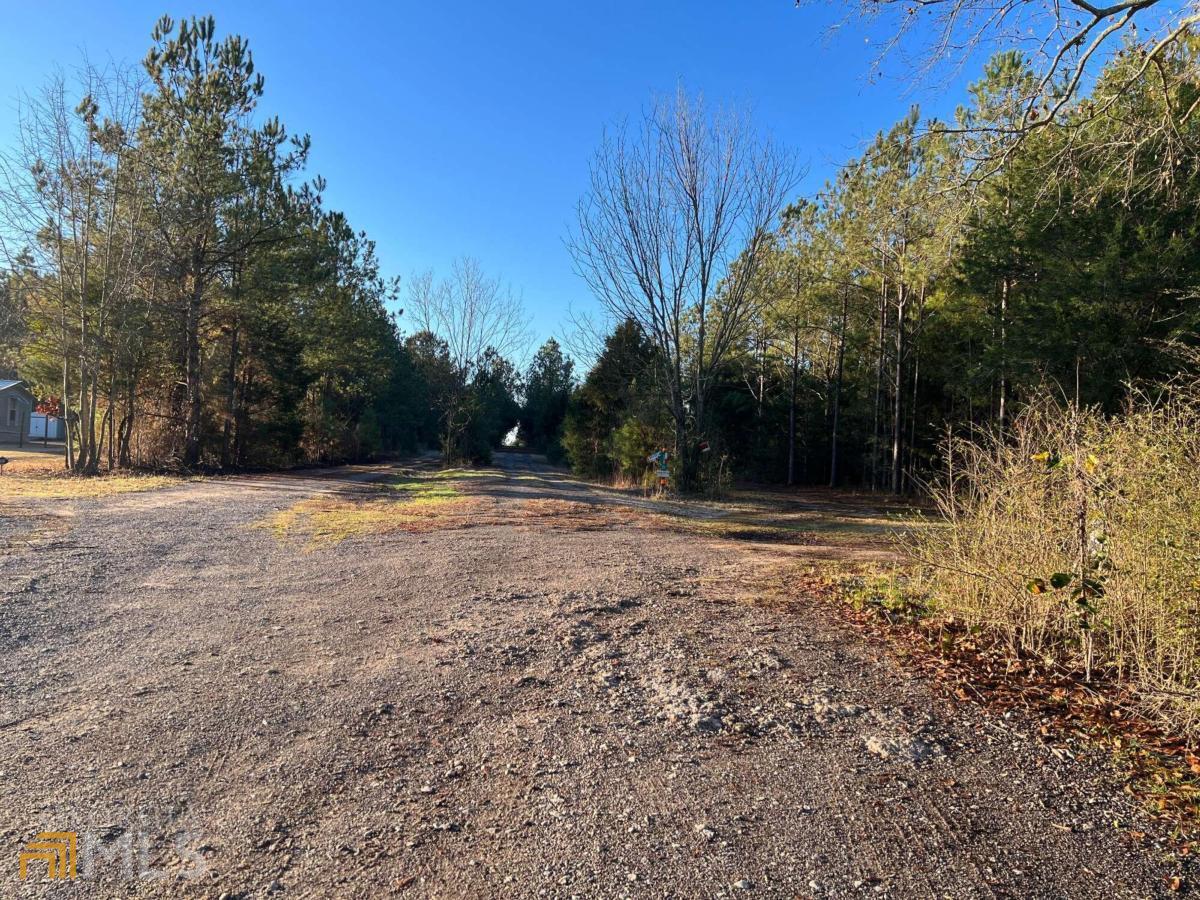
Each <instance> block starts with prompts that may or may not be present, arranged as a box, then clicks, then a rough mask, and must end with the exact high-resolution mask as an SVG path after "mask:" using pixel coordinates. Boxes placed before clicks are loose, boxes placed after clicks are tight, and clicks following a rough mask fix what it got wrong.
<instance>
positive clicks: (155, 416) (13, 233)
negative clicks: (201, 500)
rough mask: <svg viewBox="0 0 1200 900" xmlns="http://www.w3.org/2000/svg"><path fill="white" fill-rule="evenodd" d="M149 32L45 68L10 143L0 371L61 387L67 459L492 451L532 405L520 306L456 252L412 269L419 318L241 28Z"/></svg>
mask: <svg viewBox="0 0 1200 900" xmlns="http://www.w3.org/2000/svg"><path fill="white" fill-rule="evenodd" d="M152 40H153V45H152V47H151V49H150V51H149V52H148V54H147V55H146V57H145V60H144V61H143V63H142V65H141V67H140V69H135V70H130V69H120V68H115V67H110V68H106V69H99V68H96V67H94V66H90V65H86V64H85V65H84V66H83V67H82V68H81V69H80V72H79V74H78V77H77V78H70V79H68V78H66V77H64V76H62V75H59V76H56V77H54V78H52V79H51V80H50V81H49V82H48V83H47V85H46V87H45V89H44V90H42V91H41V92H40V93H39V94H38V95H36V96H34V97H29V98H26V99H25V101H24V102H23V103H22V105H21V114H20V122H19V128H18V132H17V136H16V140H15V141H14V144H13V146H11V147H10V148H8V149H7V150H6V151H5V152H4V153H3V154H2V155H0V374H6V375H13V376H16V375H19V376H20V377H22V378H24V379H26V380H27V381H29V382H30V383H31V385H32V386H33V387H34V388H35V390H36V392H37V393H38V394H39V395H40V396H41V397H43V398H53V402H52V403H51V406H56V407H57V412H58V413H59V414H60V415H61V416H62V418H63V419H64V421H65V422H66V425H67V429H66V448H65V456H66V462H67V466H68V468H70V469H71V470H73V471H76V472H81V473H93V472H96V471H99V470H101V469H103V468H115V467H126V466H147V467H170V468H189V469H192V468H197V467H203V468H253V467H279V466H287V465H292V464H297V463H309V462H329V461H337V460H348V459H358V458H364V457H368V456H370V455H372V454H375V453H379V452H388V451H391V452H394V451H412V450H416V449H418V448H422V447H440V448H441V449H442V450H443V451H444V452H445V453H446V455H447V457H448V458H451V459H481V458H486V456H487V454H488V453H489V452H490V448H491V447H493V446H495V445H496V444H498V443H499V441H500V439H501V437H502V436H503V435H504V434H506V433H507V432H509V431H511V430H512V429H513V428H515V427H516V426H517V425H518V424H519V423H518V414H519V413H520V412H521V411H522V407H521V404H520V398H521V393H522V384H521V378H520V377H519V375H518V373H517V372H516V370H515V368H514V366H513V364H512V363H511V362H510V361H509V359H508V358H506V354H508V355H509V356H511V355H512V354H513V353H516V352H519V351H521V350H522V349H523V347H522V342H523V341H524V340H525V339H526V338H527V335H526V334H525V321H524V318H523V313H522V312H521V310H520V306H519V303H517V302H516V301H515V300H514V299H513V298H512V296H511V295H510V294H508V293H507V292H506V290H505V289H504V288H503V287H502V286H501V285H500V283H499V282H498V281H497V280H495V279H491V278H489V277H488V276H486V275H485V274H484V273H483V272H482V270H481V267H480V266H479V264H478V263H476V262H474V261H472V260H469V259H464V260H462V261H460V262H459V263H457V264H456V265H455V266H454V269H453V271H452V272H451V273H450V274H449V275H448V276H447V277H446V278H445V279H442V280H440V281H439V280H437V279H435V278H434V276H433V274H432V273H426V274H423V275H418V276H416V277H414V279H413V280H412V282H411V283H410V285H409V290H408V294H407V301H408V304H409V306H410V308H411V309H412V310H413V311H414V313H413V316H412V318H413V320H414V321H413V323H412V325H411V326H410V330H409V333H407V334H405V333H404V332H403V331H402V329H401V327H400V325H401V320H400V318H399V313H398V311H397V310H396V305H397V304H398V303H399V301H400V300H401V299H402V298H401V297H400V295H399V284H398V280H397V279H394V278H387V277H385V276H384V275H383V274H382V273H381V268H380V262H379V259H378V256H377V253H376V248H375V244H374V242H373V241H372V240H370V239H369V238H368V237H367V235H366V234H365V233H363V232H361V231H357V230H355V229H354V228H353V227H352V225H351V224H350V222H349V220H348V219H347V217H346V216H345V215H344V214H343V213H341V212H338V211H335V210H331V209H329V208H328V207H327V205H326V204H325V203H324V200H323V197H322V193H323V191H324V189H325V182H324V181H323V179H321V178H319V177H315V178H312V179H309V180H304V179H303V171H304V167H305V165H306V162H307V159H308V155H309V150H310V146H311V143H310V139H309V137H308V136H307V135H299V134H293V133H291V132H289V130H288V129H287V128H286V127H285V126H284V125H283V123H282V122H280V121H279V120H278V119H277V118H273V117H269V116H266V115H265V114H264V113H263V111H262V108H261V106H260V104H261V102H262V99H263V96H264V88H265V81H264V78H263V76H262V75H261V74H260V73H258V72H257V71H256V70H255V67H254V60H253V56H252V54H251V52H250V49H249V45H248V43H247V42H246V41H245V39H243V38H242V37H239V36H236V35H230V36H226V37H219V36H218V34H217V30H216V24H215V22H214V20H213V19H212V17H200V18H190V19H185V20H181V21H178V22H176V21H173V20H172V19H171V18H169V17H164V18H163V19H161V20H160V21H159V22H158V23H157V25H156V26H155V28H154V31H153V34H152ZM524 427H525V430H526V431H529V430H530V429H533V431H532V432H530V433H531V434H532V433H535V432H536V429H537V428H538V427H540V426H538V425H537V424H536V423H535V422H532V421H530V422H527V423H525V425H524Z"/></svg>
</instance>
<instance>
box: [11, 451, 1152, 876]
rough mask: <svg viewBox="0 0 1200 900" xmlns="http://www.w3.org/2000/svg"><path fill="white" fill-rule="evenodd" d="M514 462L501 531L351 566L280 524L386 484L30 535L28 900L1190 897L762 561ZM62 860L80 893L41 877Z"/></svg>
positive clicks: (14, 822) (69, 510)
mask: <svg viewBox="0 0 1200 900" xmlns="http://www.w3.org/2000/svg"><path fill="white" fill-rule="evenodd" d="M498 463H499V465H500V466H501V467H502V469H503V470H504V471H502V472H500V473H499V474H497V475H496V476H495V477H493V478H479V479H474V480H472V482H471V483H470V485H469V486H468V489H469V490H470V491H472V492H475V493H477V494H478V495H480V496H483V497H486V498H488V500H489V502H490V503H492V504H493V506H494V510H495V511H496V512H497V513H498V514H493V515H491V516H490V517H489V519H488V521H487V523H486V524H480V525H478V526H477V527H466V528H455V529H452V530H438V529H436V528H433V529H428V530H424V531H420V532H415V533H413V532H404V531H399V532H392V533H384V534H370V535H363V536H357V537H352V538H349V539H346V540H343V541H341V542H336V543H330V544H328V545H324V546H312V545H308V544H305V543H304V542H301V541H290V540H286V539H280V537H279V536H278V535H276V534H273V533H272V532H271V531H270V530H269V529H264V528H261V527H253V526H254V525H255V523H258V522H261V521H262V520H263V519H264V518H265V517H268V516H270V515H272V514H273V513H276V512H278V511H279V510H281V509H287V508H289V507H290V506H291V505H292V504H295V503H297V502H298V501H301V500H304V499H305V498H310V497H313V496H330V495H336V496H342V495H345V496H349V497H353V496H354V495H355V492H361V491H366V490H369V489H370V488H369V486H364V485H363V484H362V483H361V482H362V480H363V476H360V475H354V476H347V477H345V478H339V477H338V476H337V475H336V474H334V475H333V476H327V477H317V476H316V475H313V474H303V473H301V474H297V475H286V476H283V475H280V476H270V477H247V478H233V479H224V480H210V481H200V482H191V483H186V484H182V485H180V486H177V487H172V488H168V489H164V490H159V491H153V492H147V493H142V494H128V495H122V496H119V497H113V498H107V499H104V500H93V501H84V500H79V501H70V502H56V503H51V502H43V503H42V504H41V505H40V506H39V505H34V506H32V507H27V508H26V509H25V510H23V511H20V512H21V513H22V514H14V513H17V512H18V511H17V510H14V509H13V508H11V507H10V508H8V509H7V510H6V509H5V508H4V507H0V771H2V780H0V783H2V784H3V795H2V796H0V835H2V836H3V842H4V845H5V846H6V848H7V850H6V852H7V853H8V856H9V858H8V860H7V861H6V862H4V863H3V865H2V866H0V869H2V872H3V874H2V876H0V878H2V880H3V895H4V896H18V897H26V896H29V897H32V896H46V897H83V896H88V897H91V896H95V897H112V896H134V897H143V896H145V897H152V896H153V897H158V896H183V897H212V898H221V897H224V898H243V897H245V898H250V897H255V898H257V897H267V896H272V897H281V898H287V897H383V896H390V895H405V896H414V897H533V896H538V897H572V896H579V897H605V898H607V897H623V896H629V897H722V896H728V897H741V896H761V897H835V896H836V897H843V896H863V897H904V898H908V897H954V898H967V897H1142V896H1148V895H1156V894H1159V893H1161V892H1164V891H1165V887H1164V880H1163V876H1164V874H1165V873H1166V871H1167V870H1166V869H1165V868H1163V862H1162V861H1161V860H1160V859H1159V858H1158V857H1157V856H1156V854H1155V853H1154V851H1153V850H1148V849H1146V848H1145V847H1135V846H1133V845H1132V844H1131V843H1130V842H1129V840H1128V839H1127V838H1126V837H1125V835H1126V833H1127V832H1128V831H1130V830H1132V829H1135V828H1144V827H1145V826H1144V825H1139V818H1138V812H1137V810H1136V809H1134V808H1133V807H1132V806H1131V805H1130V804H1129V803H1128V802H1127V801H1126V800H1125V799H1124V797H1123V796H1122V795H1121V793H1120V791H1119V789H1118V787H1117V786H1115V785H1114V784H1113V783H1112V782H1110V781H1108V780H1107V779H1106V776H1105V775H1104V774H1103V771H1102V769H1100V768H1099V767H1097V766H1096V765H1094V764H1093V763H1089V762H1087V761H1083V760H1078V761H1077V760H1073V759H1070V758H1066V757H1064V758H1059V757H1058V756H1056V755H1054V754H1052V753H1051V752H1050V750H1049V749H1048V748H1047V747H1046V746H1045V745H1044V744H1042V743H1041V742H1040V741H1039V740H1037V739H1036V738H1035V737H1032V736H1030V735H1029V734H1028V733H1027V731H1026V729H1025V727H1024V726H1023V725H1022V724H1021V723H1019V722H1016V721H1005V720H1000V719H996V718H995V717H992V716H987V715H985V714H983V713H982V712H980V711H979V710H977V709H976V708H974V707H973V706H971V705H969V704H965V703H952V702H951V701H949V700H947V699H944V698H941V697H940V696H939V695H938V694H937V693H936V692H935V691H934V690H933V689H932V688H931V687H930V686H929V685H927V684H926V683H925V682H923V681H922V680H921V679H919V678H917V677H915V676H913V675H911V674H909V673H906V672H905V671H904V670H903V669H902V668H900V667H899V666H898V665H897V664H896V663H895V662H893V661H892V660H891V659H890V658H889V657H888V656H887V655H886V654H885V653H883V652H882V651H881V649H880V648H879V647H878V646H875V645H872V644H869V643H865V642H864V640H863V638H861V637H860V636H858V635H857V634H856V633H855V632H853V631H851V630H850V629H848V628H846V627H844V626H843V625H842V624H841V623H840V622H839V621H838V620H837V618H836V616H834V615H833V614H831V613H830V612H829V611H827V610H824V609H821V608H819V607H814V608H812V609H810V610H807V611H803V612H800V613H787V614H784V613H780V612H777V611H772V610H770V609H766V608H758V607H754V606H751V605H748V604H745V603H741V602H737V597H738V593H739V590H738V587H737V586H738V585H744V583H745V579H744V577H743V576H744V575H745V574H746V573H747V572H749V571H751V570H752V569H753V567H754V566H755V565H758V564H759V563H760V562H761V558H760V557H758V556H756V553H757V551H758V550H759V549H761V548H755V547H754V546H753V545H752V544H747V543H746V542H737V541H731V540H724V539H716V538H708V537H698V536H697V535H696V534H688V533H682V532H680V531H678V530H664V529H660V528H654V527H649V526H647V525H646V524H645V523H633V522H630V521H628V520H627V519H622V518H620V517H613V519H612V521H605V520H604V519H603V517H602V515H601V518H600V519H598V520H597V521H589V522H588V523H586V524H585V525H577V526H574V527H560V526H558V525H556V523H555V521H554V519H553V518H547V517H545V516H541V517H537V518H527V517H524V516H523V515H522V510H523V509H525V508H526V506H527V504H529V503H530V502H531V501H546V500H552V501H553V500H555V499H558V500H563V501H569V502H571V503H581V502H582V503H590V502H593V501H599V500H602V499H603V500H604V501H605V502H604V503H597V507H596V508H597V510H599V511H600V513H601V514H603V513H604V512H605V511H611V510H613V509H614V508H615V505H614V504H613V503H612V502H611V496H609V495H604V496H603V497H602V496H601V495H599V494H595V493H593V492H592V491H590V489H588V488H586V487H585V486H582V485H579V484H578V483H575V482H572V481H570V480H569V479H565V478H563V477H561V476H560V475H558V474H556V473H554V472H551V471H549V470H547V469H545V468H544V467H542V466H540V465H539V464H538V463H537V462H536V461H534V460H532V459H530V458H529V457H522V456H518V455H510V454H502V455H500V457H499V459H498ZM367 480H369V478H368V479H367ZM25 513H32V515H28V514H25ZM772 552H776V553H778V552H783V551H781V550H778V549H777V548H776V549H773V550H772ZM791 552H795V553H797V554H801V556H802V554H803V552H804V550H803V548H802V547H800V548H796V549H795V550H794V551H791ZM764 558H765V557H764ZM65 830H69V831H74V832H76V833H77V834H78V835H79V838H78V840H79V845H78V846H79V849H78V870H79V877H78V879H77V880H76V881H74V882H49V881H37V880H33V879H31V880H29V881H25V882H21V881H19V880H18V878H17V856H18V853H19V852H20V850H21V849H22V848H23V847H24V846H25V844H26V842H28V841H30V840H31V839H33V838H34V837H35V836H36V834H37V833H38V832H40V831H65Z"/></svg>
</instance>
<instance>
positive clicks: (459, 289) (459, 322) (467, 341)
mask: <svg viewBox="0 0 1200 900" xmlns="http://www.w3.org/2000/svg"><path fill="white" fill-rule="evenodd" d="M408 309H409V310H410V311H411V313H412V316H413V320H414V321H415V322H416V323H417V326H418V327H419V329H420V330H421V331H428V332H431V333H433V334H436V335H437V336H438V337H440V338H441V339H442V340H444V341H445V342H446V345H447V347H449V349H450V358H451V359H452V360H453V362H454V365H455V367H456V368H458V370H459V372H460V374H461V375H462V376H463V377H464V378H470V377H471V376H472V375H473V374H474V372H475V369H476V368H477V367H478V366H479V363H480V362H481V361H482V359H483V357H484V354H485V353H486V352H487V351H488V350H489V349H491V350H495V351H496V352H497V353H499V354H500V355H501V356H516V355H520V354H522V353H523V352H524V351H525V350H526V349H527V348H528V344H529V340H530V334H529V318H528V316H527V315H526V313H525V307H524V304H523V303H522V302H521V298H520V297H519V296H517V295H516V294H514V293H513V291H512V289H511V288H510V287H508V286H507V285H505V284H503V283H502V282H501V281H500V279H499V278H494V277H492V276H489V275H487V274H485V273H484V271H483V267H482V266H481V265H480V264H479V261H478V260H475V259H472V258H470V257H464V258H462V259H458V260H455V262H454V265H453V266H452V268H451V271H450V277H449V278H445V279H442V280H440V281H439V280H438V279H437V278H435V277H434V274H433V272H432V271H426V272H421V273H418V274H417V275H414V276H413V277H412V278H411V279H410V280H409V285H408Z"/></svg>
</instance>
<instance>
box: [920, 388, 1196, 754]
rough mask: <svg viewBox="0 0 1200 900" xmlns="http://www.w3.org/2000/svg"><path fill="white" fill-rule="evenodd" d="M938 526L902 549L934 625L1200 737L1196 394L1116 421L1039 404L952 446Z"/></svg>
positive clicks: (1133, 410) (1170, 395)
mask: <svg viewBox="0 0 1200 900" xmlns="http://www.w3.org/2000/svg"><path fill="white" fill-rule="evenodd" d="M932 494H933V498H934V500H935V501H936V504H937V507H938V509H939V511H940V513H941V514H942V516H943V517H944V523H935V524H931V525H930V527H928V528H923V529H916V530H915V531H914V532H912V533H911V535H910V536H909V538H908V539H907V540H908V542H909V550H910V552H911V553H912V555H913V556H914V557H915V558H916V559H917V560H918V561H920V562H921V563H922V564H923V569H924V571H925V572H926V573H927V576H928V581H929V584H928V587H929V589H930V592H931V595H932V597H933V598H934V602H935V603H936V605H937V608H938V611H939V612H940V613H941V614H944V615H949V616H953V617H957V618H959V619H962V620H964V621H965V622H966V623H967V624H970V625H973V626H977V627H979V628H980V629H981V630H983V631H984V632H986V633H988V634H990V635H991V636H992V637H994V638H996V639H999V640H1002V641H1004V642H1006V643H1008V644H1009V645H1010V647H1011V648H1012V650H1013V651H1014V652H1015V653H1018V654H1022V655H1029V656H1036V657H1039V658H1041V659H1043V660H1044V661H1045V662H1046V663H1047V664H1048V665H1054V666H1060V667H1068V668H1070V669H1072V670H1076V671H1078V672H1079V673H1080V674H1081V675H1083V676H1084V677H1085V678H1091V677H1092V676H1093V673H1096V672H1101V673H1103V674H1104V675H1107V676H1111V677H1114V678H1117V679H1121V680H1123V681H1126V682H1128V683H1129V685H1130V686H1131V687H1132V689H1133V690H1134V691H1135V693H1136V694H1137V695H1138V697H1139V698H1140V699H1141V700H1142V701H1143V702H1144V703H1145V704H1146V706H1147V707H1148V708H1149V709H1151V711H1153V712H1155V713H1158V714H1160V715H1164V716H1167V717H1169V718H1170V719H1171V722H1170V724H1171V725H1173V726H1175V727H1176V728H1178V729H1179V730H1181V731H1184V732H1192V733H1200V392H1198V391H1196V390H1195V388H1194V386H1191V387H1188V386H1183V387H1181V386H1176V387H1174V388H1172V389H1171V390H1170V391H1168V392H1167V393H1166V394H1164V395H1163V396H1162V397H1160V398H1159V399H1157V400H1156V401H1154V402H1151V401H1149V400H1148V399H1146V398H1140V399H1139V400H1138V401H1137V402H1136V403H1132V404H1131V405H1130V407H1129V409H1128V410H1127V411H1126V412H1125V413H1124V414H1122V415H1119V416H1115V417H1105V416H1101V415H1099V414H1098V413H1096V412H1093V411H1088V410H1082V411H1081V410H1077V409H1075V408H1073V407H1071V406H1069V405H1065V404H1061V403H1056V402H1054V401H1053V400H1051V399H1050V398H1047V397H1044V398H1042V399H1040V400H1038V401H1037V402H1036V403H1033V404H1031V405H1030V406H1029V407H1028V408H1026V409H1025V410H1024V412H1023V413H1022V414H1021V415H1020V416H1019V417H1018V418H1017V419H1016V421H1015V422H1014V423H1013V425H1012V427H1011V429H1010V430H1009V432H1008V433H1007V434H1003V435H1001V434H997V433H991V434H985V435H982V436H980V435H977V436H975V437H974V438H973V439H953V440H951V441H949V443H948V445H947V446H946V448H945V472H944V474H943V475H942V477H941V478H940V479H939V480H938V481H937V483H935V484H934V485H933V486H932Z"/></svg>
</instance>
